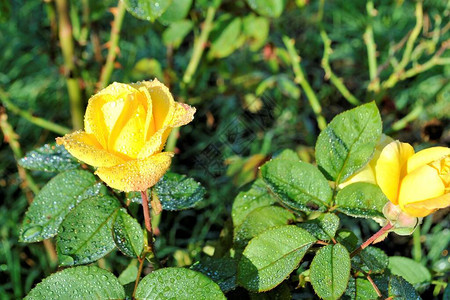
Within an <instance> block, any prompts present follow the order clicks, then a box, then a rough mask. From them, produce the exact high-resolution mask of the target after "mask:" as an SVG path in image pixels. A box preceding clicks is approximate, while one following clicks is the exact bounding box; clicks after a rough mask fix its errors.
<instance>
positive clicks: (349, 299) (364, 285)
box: [341, 277, 378, 300]
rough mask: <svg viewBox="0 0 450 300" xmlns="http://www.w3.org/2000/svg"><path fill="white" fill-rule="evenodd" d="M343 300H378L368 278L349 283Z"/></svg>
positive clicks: (353, 280)
mask: <svg viewBox="0 0 450 300" xmlns="http://www.w3.org/2000/svg"><path fill="white" fill-rule="evenodd" d="M341 299H342V300H373V299H378V295H377V292H376V291H375V289H374V288H373V286H372V284H371V283H370V281H369V280H367V279H366V278H362V277H358V278H356V279H355V278H352V277H350V280H349V282H348V286H347V290H346V291H345V293H344V295H342V298H341Z"/></svg>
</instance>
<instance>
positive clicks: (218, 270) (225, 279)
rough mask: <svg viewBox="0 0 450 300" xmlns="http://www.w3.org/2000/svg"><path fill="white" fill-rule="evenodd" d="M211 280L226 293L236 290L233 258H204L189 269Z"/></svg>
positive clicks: (235, 266)
mask: <svg viewBox="0 0 450 300" xmlns="http://www.w3.org/2000/svg"><path fill="white" fill-rule="evenodd" d="M191 269H192V270H194V271H198V272H200V273H203V274H205V275H206V276H208V277H209V278H211V279H212V280H213V281H214V282H215V283H217V284H218V285H219V286H220V289H221V290H222V291H223V292H224V293H226V292H229V291H231V290H234V289H235V288H236V272H237V263H236V261H235V260H234V259H233V258H229V257H224V258H209V257H208V258H206V259H204V260H201V261H199V262H196V263H195V264H193V265H192V267H191Z"/></svg>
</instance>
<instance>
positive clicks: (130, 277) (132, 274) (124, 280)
mask: <svg viewBox="0 0 450 300" xmlns="http://www.w3.org/2000/svg"><path fill="white" fill-rule="evenodd" d="M137 274H138V266H137V260H136V259H132V260H131V262H130V264H129V265H128V266H127V267H126V268H125V270H123V271H122V273H120V275H119V282H120V284H121V285H126V284H129V283H130V282H134V281H136V277H137Z"/></svg>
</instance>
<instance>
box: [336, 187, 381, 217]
mask: <svg viewBox="0 0 450 300" xmlns="http://www.w3.org/2000/svg"><path fill="white" fill-rule="evenodd" d="M388 201H389V200H388V199H387V198H386V196H385V195H384V193H383V191H381V189H380V188H379V187H378V186H377V185H375V184H371V183H367V182H355V183H352V184H350V185H348V186H346V187H344V188H343V189H342V190H340V191H339V192H338V194H337V196H336V206H337V210H338V211H340V212H343V213H345V214H347V215H349V216H352V217H357V218H384V215H383V207H384V205H385V204H386V203H387V202H388Z"/></svg>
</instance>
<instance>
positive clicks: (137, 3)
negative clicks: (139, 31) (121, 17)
mask: <svg viewBox="0 0 450 300" xmlns="http://www.w3.org/2000/svg"><path fill="white" fill-rule="evenodd" d="M124 2H125V6H126V8H127V10H128V12H129V13H130V14H132V15H133V16H135V17H136V18H139V19H142V20H147V21H153V20H155V19H157V18H158V17H159V16H161V15H162V14H163V13H164V12H165V11H166V10H167V9H168V8H169V6H170V4H171V2H172V0H124Z"/></svg>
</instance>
